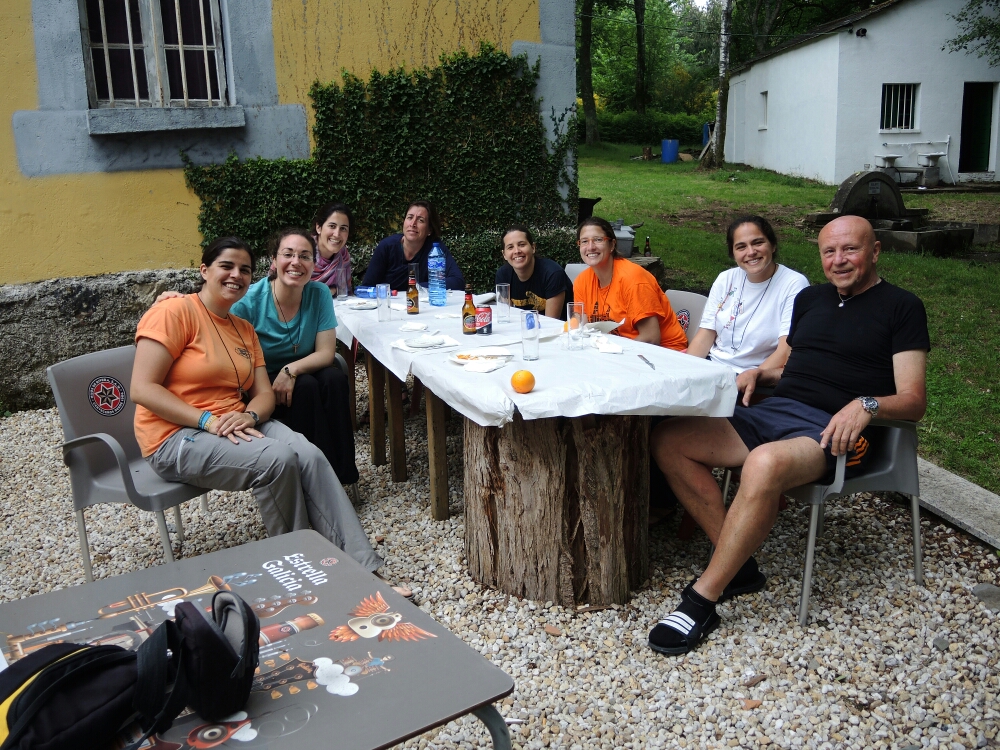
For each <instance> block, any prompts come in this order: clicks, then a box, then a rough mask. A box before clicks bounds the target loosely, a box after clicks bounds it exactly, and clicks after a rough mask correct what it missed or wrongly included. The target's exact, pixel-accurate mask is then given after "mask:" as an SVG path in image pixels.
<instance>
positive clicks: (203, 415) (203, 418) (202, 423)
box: [198, 411, 212, 430]
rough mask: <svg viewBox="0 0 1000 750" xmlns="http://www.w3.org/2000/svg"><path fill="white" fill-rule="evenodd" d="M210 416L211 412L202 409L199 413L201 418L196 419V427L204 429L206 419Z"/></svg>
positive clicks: (206, 424) (206, 422) (206, 423)
mask: <svg viewBox="0 0 1000 750" xmlns="http://www.w3.org/2000/svg"><path fill="white" fill-rule="evenodd" d="M211 418H212V412H210V411H203V412H202V413H201V419H199V420H198V429H199V430H204V429H205V428H206V427H207V426H208V421H209V420H210V419H211Z"/></svg>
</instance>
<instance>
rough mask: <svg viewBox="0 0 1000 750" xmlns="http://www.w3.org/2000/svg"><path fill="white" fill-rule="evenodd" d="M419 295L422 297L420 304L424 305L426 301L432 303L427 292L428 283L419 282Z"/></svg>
mask: <svg viewBox="0 0 1000 750" xmlns="http://www.w3.org/2000/svg"><path fill="white" fill-rule="evenodd" d="M417 296H418V297H419V298H420V304H421V305H423V304H424V303H425V302H427V303H428V304H429V303H430V296H429V294H428V292H427V285H426V284H417Z"/></svg>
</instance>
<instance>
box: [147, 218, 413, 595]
mask: <svg viewBox="0 0 1000 750" xmlns="http://www.w3.org/2000/svg"><path fill="white" fill-rule="evenodd" d="M252 268H253V256H252V255H251V253H250V248H249V247H248V246H247V244H246V243H245V242H243V241H242V240H240V239H239V238H237V237H223V238H221V239H218V240H215V241H214V242H213V243H212V244H211V245H209V246H208V248H207V249H206V250H205V252H204V253H203V255H202V261H201V277H202V279H203V281H204V284H203V286H202V288H201V290H200V291H199V292H197V293H196V294H188V295H183V296H178V297H176V298H172V299H165V300H163V301H161V302H159V303H158V304H156V305H154V306H153V307H152V308H150V309H149V310H148V311H147V312H146V314H145V315H143V316H142V320H140V321H139V326H138V328H137V330H136V334H135V342H136V353H135V364H134V365H133V369H132V388H131V391H132V399H133V400H134V401H135V403H136V410H135V434H136V438H137V440H138V442H139V447H140V448H141V449H142V455H143V456H145V458H146V460H147V461H148V462H149V464H150V465H151V466H152V467H153V470H154V471H155V472H156V473H157V474H159V475H160V476H161V477H163V478H164V479H166V480H168V481H171V482H184V483H186V484H192V485H195V486H196V487H204V488H205V489H219V490H227V491H236V490H247V489H249V490H251V491H252V492H253V495H254V498H255V499H256V500H257V505H258V507H259V508H260V512H261V517H262V520H263V522H264V526H265V527H266V528H267V533H268V536H277V535H278V534H284V533H286V532H289V531H296V530H298V529H308V528H310V527H312V528H314V529H315V530H316V531H318V532H319V533H321V534H322V535H323V536H325V537H326V538H327V539H329V540H330V541H331V542H333V543H334V544H336V545H337V546H338V547H340V548H341V549H342V550H344V552H346V553H347V554H348V555H350V556H351V557H352V558H354V559H355V560H356V561H357V562H359V563H360V564H361V565H362V566H364V568H365V569H366V570H369V571H375V570H376V569H377V568H379V567H380V566H381V565H382V559H381V558H380V557H379V556H378V555H377V554H376V553H375V551H374V550H373V549H372V547H371V544H370V543H369V541H368V536H367V534H366V533H365V531H364V529H363V528H362V527H361V523H360V522H359V521H358V517H357V515H356V514H355V512H354V508H353V507H352V505H351V501H350V500H349V499H348V497H347V493H346V492H344V488H343V486H342V485H341V483H340V481H339V480H338V479H337V475H336V473H335V472H334V470H333V468H332V467H331V466H330V463H329V461H327V459H326V457H325V456H324V455H323V453H322V451H320V449H319V448H317V447H316V446H315V445H313V444H312V443H310V442H309V441H308V440H306V439H305V437H303V436H302V435H300V434H299V433H297V432H294V431H292V430H291V429H289V428H288V427H286V426H285V425H284V424H282V423H281V422H279V421H276V420H273V419H270V417H271V414H272V412H273V411H274V393H273V391H272V390H271V383H270V380H269V379H268V375H267V369H266V368H265V366H264V355H263V353H262V352H261V347H260V342H259V341H258V339H257V334H256V333H255V332H254V328H253V326H252V325H251V324H250V323H249V322H247V321H246V320H243V319H242V318H239V317H236V316H235V315H231V314H230V308H232V307H233V305H234V304H235V303H236V302H237V301H239V300H240V299H241V298H242V297H243V296H244V295H245V294H246V293H247V288H248V287H249V286H250V273H251V269H252ZM400 593H403V594H404V595H405V594H406V593H408V590H403V591H401V592H400Z"/></svg>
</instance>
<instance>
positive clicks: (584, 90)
mask: <svg viewBox="0 0 1000 750" xmlns="http://www.w3.org/2000/svg"><path fill="white" fill-rule="evenodd" d="M580 11H581V12H580V98H581V99H583V118H584V121H585V122H586V125H587V145H588V146H593V145H594V144H595V143H600V142H601V136H600V133H598V132H597V105H596V104H595V103H594V73H593V62H592V60H591V42H592V41H593V20H594V19H593V16H594V0H583V3H582V6H581V8H580Z"/></svg>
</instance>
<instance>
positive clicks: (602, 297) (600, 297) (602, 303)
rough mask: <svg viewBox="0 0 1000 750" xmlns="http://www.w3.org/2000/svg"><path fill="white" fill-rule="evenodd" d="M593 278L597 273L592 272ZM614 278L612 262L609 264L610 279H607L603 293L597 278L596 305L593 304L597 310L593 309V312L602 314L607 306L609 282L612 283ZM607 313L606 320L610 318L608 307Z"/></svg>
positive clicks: (609, 289)
mask: <svg viewBox="0 0 1000 750" xmlns="http://www.w3.org/2000/svg"><path fill="white" fill-rule="evenodd" d="M594 278H595V279H596V278H597V273H596V272H595V273H594ZM614 280H615V267H614V265H613V264H612V266H611V281H609V282H608V285H607V286H606V287H604V293H603V294H602V293H601V280H600V279H597V305H595V306H596V307H599V310H595V312H598V313H599V314H600V315H604V311H605V310H606V309H607V306H608V292H610V291H611V284H613V283H614ZM607 313H608V316H607V318H605V319H606V320H611V310H609V309H608V310H607Z"/></svg>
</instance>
